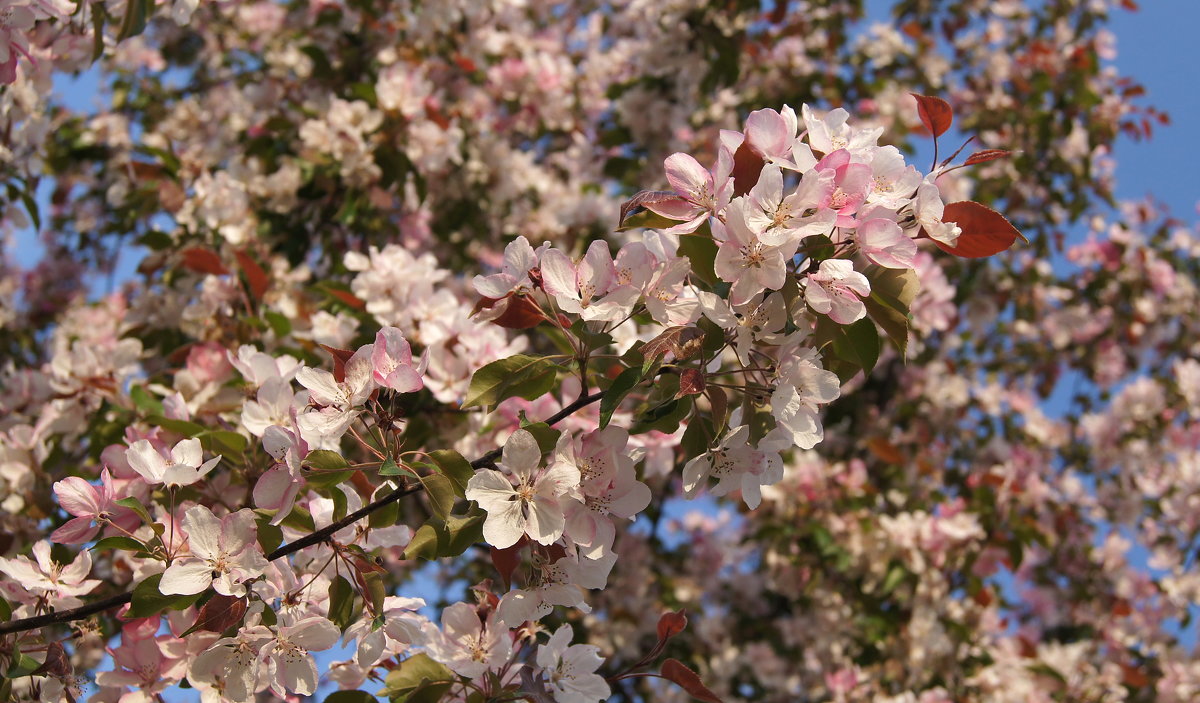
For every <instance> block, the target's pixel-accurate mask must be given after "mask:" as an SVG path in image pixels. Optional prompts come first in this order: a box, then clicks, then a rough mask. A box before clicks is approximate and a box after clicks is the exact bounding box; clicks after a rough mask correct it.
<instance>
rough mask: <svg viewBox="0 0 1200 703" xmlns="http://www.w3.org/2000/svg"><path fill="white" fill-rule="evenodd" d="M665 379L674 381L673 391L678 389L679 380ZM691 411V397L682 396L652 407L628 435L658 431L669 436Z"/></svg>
mask: <svg viewBox="0 0 1200 703" xmlns="http://www.w3.org/2000/svg"><path fill="white" fill-rule="evenodd" d="M667 378H674V379H675V384H674V386H675V389H676V391H678V389H679V379H678V377H675V376H668V377H667ZM691 411H692V396H690V395H688V396H684V397H682V398H672V399H670V400H668V401H666V402H664V403H662V404H660V405H657V406H652V407H650V408H649V409H648V410H646V411H645V412H643V413H642V414H641V415H639V416H638V418H637V421H636V422H634V424H633V426H632V427H630V428H629V434H642V433H644V432H649V431H651V430H658V431H659V432H663V433H665V434H671V433H672V432H674V431H675V430H677V429H679V423H680V422H682V421H683V418H685V417H687V415H688V413H690V412H691Z"/></svg>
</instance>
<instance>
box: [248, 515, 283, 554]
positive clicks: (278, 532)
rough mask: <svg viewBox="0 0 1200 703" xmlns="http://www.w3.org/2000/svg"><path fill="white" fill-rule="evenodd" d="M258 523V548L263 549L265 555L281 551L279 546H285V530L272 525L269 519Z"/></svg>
mask: <svg viewBox="0 0 1200 703" xmlns="http://www.w3.org/2000/svg"><path fill="white" fill-rule="evenodd" d="M255 522H257V523H258V546H260V547H262V550H263V553H264V554H270V553H271V552H273V551H275V550H276V549H279V545H281V544H283V530H282V529H280V528H279V525H272V524H271V521H270V519H269V518H263V519H261V520H256V521H255Z"/></svg>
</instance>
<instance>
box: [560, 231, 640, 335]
mask: <svg viewBox="0 0 1200 703" xmlns="http://www.w3.org/2000/svg"><path fill="white" fill-rule="evenodd" d="M542 281H543V285H544V286H545V288H546V292H547V293H549V294H550V295H553V296H554V300H555V301H556V302H557V303H558V306H559V307H560V308H561V309H562V310H564V311H566V312H572V313H577V314H578V315H579V316H580V317H582V318H583V319H585V320H605V321H610V322H613V321H619V320H621V319H622V318H624V317H625V316H627V315H628V314H629V313H630V312H631V311H632V310H633V306H634V304H635V303H637V300H638V298H639V297H640V291H638V289H637V288H634V287H633V286H629V285H620V284H618V283H617V282H616V269H615V266H614V264H613V259H612V255H611V254H610V253H609V250H608V245H607V244H605V243H604V242H602V241H596V242H592V244H591V246H589V247H588V250H587V254H586V255H585V256H584V257H583V260H582V261H580V262H579V263H578V264H574V263H572V262H571V260H570V259H569V258H567V256H566V254H563V253H562V252H560V251H559V250H557V249H548V250H546V252H545V253H543V254H542Z"/></svg>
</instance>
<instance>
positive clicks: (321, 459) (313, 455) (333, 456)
mask: <svg viewBox="0 0 1200 703" xmlns="http://www.w3.org/2000/svg"><path fill="white" fill-rule="evenodd" d="M304 463H305V465H307V466H311V467H313V468H314V469H317V470H319V471H341V470H342V469H345V468H347V467H349V466H350V462H348V461H346V457H344V456H342V455H341V454H338V453H337V452H331V451H329V450H328V449H314V450H312V451H311V452H309V453H308V455H307V456H305V457H304Z"/></svg>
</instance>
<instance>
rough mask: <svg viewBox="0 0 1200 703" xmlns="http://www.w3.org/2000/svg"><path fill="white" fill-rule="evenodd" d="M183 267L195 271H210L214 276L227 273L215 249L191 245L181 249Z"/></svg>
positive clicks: (227, 270)
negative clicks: (188, 247)
mask: <svg viewBox="0 0 1200 703" xmlns="http://www.w3.org/2000/svg"><path fill="white" fill-rule="evenodd" d="M183 267H184V268H186V269H188V270H191V271H195V272H196V273H211V274H213V275H214V276H224V275H225V274H227V273H229V269H227V268H225V264H223V263H221V257H219V256H217V253H216V252H215V251H212V250H211V249H204V248H202V247H192V248H190V249H184V250H183Z"/></svg>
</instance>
